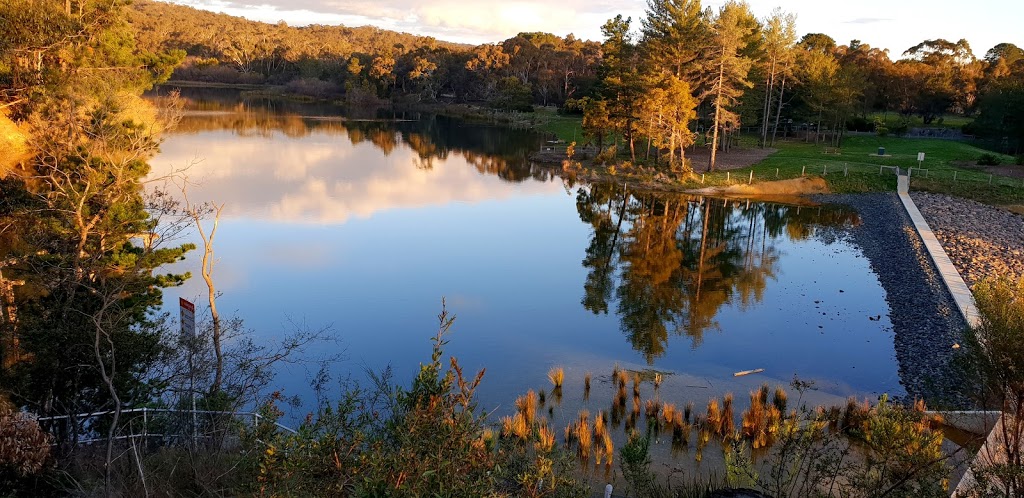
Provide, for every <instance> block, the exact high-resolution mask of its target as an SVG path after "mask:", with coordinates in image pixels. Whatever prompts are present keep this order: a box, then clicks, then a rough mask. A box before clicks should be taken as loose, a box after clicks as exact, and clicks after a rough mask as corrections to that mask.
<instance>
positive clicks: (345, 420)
mask: <svg viewBox="0 0 1024 498" xmlns="http://www.w3.org/2000/svg"><path fill="white" fill-rule="evenodd" d="M438 318H439V321H440V327H439V330H438V333H437V335H436V336H435V337H434V339H433V341H434V346H433V355H432V356H431V361H430V362H429V363H427V364H423V365H421V366H420V372H419V374H418V375H417V376H416V378H415V380H414V381H413V383H412V385H411V387H409V388H408V389H405V388H400V387H391V386H389V385H388V376H387V375H383V376H381V377H379V378H375V379H374V380H375V381H376V382H375V384H377V385H376V386H375V388H374V389H372V390H364V389H361V388H359V387H352V386H350V387H349V388H348V389H346V392H345V394H344V395H343V396H342V398H341V400H340V401H338V402H337V403H336V404H334V406H332V407H326V408H324V409H322V410H320V411H319V413H317V414H316V415H314V416H310V417H308V418H307V420H306V422H305V423H304V424H303V425H302V427H301V428H300V429H299V431H298V434H295V435H280V434H277V433H276V432H275V431H273V429H272V427H270V422H268V423H267V424H265V425H264V426H263V427H260V428H257V430H256V433H254V434H250V435H249V437H248V440H249V441H251V444H256V445H262V446H261V448H262V451H260V452H259V457H258V458H257V460H256V461H255V462H254V466H253V471H254V472H255V473H256V481H257V484H258V488H257V489H255V490H254V491H255V492H256V493H258V494H260V495H267V496H279V495H301V496H306V495H309V496H327V495H330V496H339V495H340V496H350V495H354V496H467V497H470V496H473V497H477V496H503V495H510V496H586V495H587V490H586V488H584V487H583V486H582V485H581V484H580V483H579V482H577V481H576V480H575V479H574V478H573V477H572V476H573V470H572V465H571V464H570V463H569V462H568V460H567V459H566V458H565V457H564V456H563V455H562V454H561V453H560V452H559V450H558V448H557V447H555V445H554V444H553V438H552V437H551V436H550V431H549V430H547V428H546V426H545V425H543V424H540V423H539V421H538V422H536V423H534V424H532V426H531V427H528V428H527V429H526V430H525V431H524V432H522V433H521V434H520V435H518V436H513V437H506V438H499V437H498V436H497V435H495V434H494V433H493V432H492V431H491V430H490V429H489V428H488V427H487V423H486V420H485V417H484V416H482V415H480V414H478V412H477V406H476V403H475V401H474V394H475V391H476V389H477V386H479V384H480V382H481V380H482V379H483V374H484V372H483V371H480V372H479V373H477V374H476V375H475V376H473V377H471V378H470V377H467V376H465V375H464V374H463V372H462V369H461V367H460V366H459V364H458V361H457V360H456V359H455V358H451V359H450V360H449V366H448V368H447V369H445V368H443V365H442V356H443V348H444V345H445V344H446V341H445V340H444V336H445V334H446V333H447V331H448V329H449V327H450V326H451V323H452V319H451V318H449V317H448V314H447V312H445V311H442V313H441V314H440V315H439V317H438ZM267 414H268V415H274V413H273V412H272V411H268V412H267ZM272 419H273V418H272V417H271V418H270V420H272ZM261 441H262V442H263V443H261Z"/></svg>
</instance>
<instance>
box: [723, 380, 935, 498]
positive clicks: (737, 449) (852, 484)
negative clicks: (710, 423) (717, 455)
mask: <svg viewBox="0 0 1024 498" xmlns="http://www.w3.org/2000/svg"><path fill="white" fill-rule="evenodd" d="M941 444H942V435H941V434H940V433H939V432H938V431H935V430H932V429H931V426H930V422H929V419H928V417H927V416H926V415H925V414H924V407H923V405H918V406H915V407H914V408H907V407H903V406H898V405H891V404H889V403H888V402H887V401H886V400H885V398H884V397H883V399H882V400H881V401H880V402H879V403H878V404H877V405H876V406H874V407H870V408H868V407H862V406H861V405H859V404H858V403H855V402H851V403H850V404H849V405H848V407H847V408H846V409H845V410H842V411H841V410H839V409H834V410H830V411H826V410H824V409H822V408H818V409H815V410H808V409H807V408H806V407H801V411H800V412H799V414H797V412H796V411H794V412H793V414H791V415H790V416H788V417H786V419H785V420H784V421H783V423H782V426H781V428H780V430H779V434H778V436H777V439H776V440H775V442H774V443H773V444H771V445H770V446H769V447H768V454H767V455H765V456H764V457H763V458H764V459H763V460H762V461H760V462H759V463H755V462H754V461H753V460H752V459H751V457H750V449H749V448H748V447H747V446H746V443H743V442H739V441H736V442H733V443H732V444H729V445H727V448H726V451H727V456H726V461H727V463H728V466H729V474H730V483H731V484H737V483H740V484H746V483H750V482H754V483H756V486H755V487H757V488H759V489H761V490H763V491H765V492H766V493H768V494H769V495H771V496H775V497H780V498H782V497H794V498H795V497H802V496H814V495H816V494H818V493H821V492H823V490H829V492H828V493H827V495H828V496H850V497H885V496H890V497H891V496H901V497H918V496H934V497H941V496H946V490H945V489H944V486H945V480H946V476H947V475H948V472H949V467H948V466H947V465H946V463H945V462H946V460H947V459H948V456H947V455H945V454H944V453H943V451H942V448H941ZM759 469H760V470H759Z"/></svg>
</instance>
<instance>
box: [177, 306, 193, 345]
mask: <svg viewBox="0 0 1024 498" xmlns="http://www.w3.org/2000/svg"><path fill="white" fill-rule="evenodd" d="M178 305H179V306H180V307H181V338H182V340H188V339H192V338H194V337H195V336H196V305H195V304H193V303H192V301H189V300H188V299H185V298H183V297H179V298H178Z"/></svg>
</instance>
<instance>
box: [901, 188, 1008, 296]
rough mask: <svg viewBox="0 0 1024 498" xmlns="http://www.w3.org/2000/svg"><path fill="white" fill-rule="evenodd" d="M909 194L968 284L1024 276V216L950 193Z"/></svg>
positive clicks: (971, 285) (972, 284)
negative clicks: (1003, 277) (990, 278)
mask: <svg viewBox="0 0 1024 498" xmlns="http://www.w3.org/2000/svg"><path fill="white" fill-rule="evenodd" d="M910 197H911V198H912V199H914V204H916V205H917V208H918V209H920V210H921V214H922V215H924V217H925V220H927V221H928V226H930V227H931V228H932V231H933V232H935V237H936V238H938V239H939V242H940V243H942V248H943V249H945V250H946V254H948V255H949V259H951V260H952V261H953V265H954V266H956V269H957V271H959V272H960V276H962V277H963V278H964V281H965V282H967V285H968V286H970V287H973V286H974V284H975V283H977V282H978V281H979V280H981V279H983V278H985V277H995V276H998V275H1006V276H1008V277H1011V278H1014V279H1019V278H1022V277H1024V217H1022V216H1020V215H1018V214H1015V213H1011V212H1009V211H1005V210H1002V209H999V208H995V207H992V206H988V205H985V204H981V203H978V202H975V201H971V200H967V199H961V198H959V197H950V196H948V195H942V194H931V193H927V192H913V193H911V195H910Z"/></svg>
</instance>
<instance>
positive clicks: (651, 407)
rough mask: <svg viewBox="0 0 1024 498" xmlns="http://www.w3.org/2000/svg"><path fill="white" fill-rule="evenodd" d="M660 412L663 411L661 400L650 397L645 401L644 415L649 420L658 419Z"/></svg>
mask: <svg viewBox="0 0 1024 498" xmlns="http://www.w3.org/2000/svg"><path fill="white" fill-rule="evenodd" d="M659 413H661V402H660V401H658V400H654V399H649V400H647V402H646V403H644V415H646V416H647V420H652V421H657V420H658V414H659Z"/></svg>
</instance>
